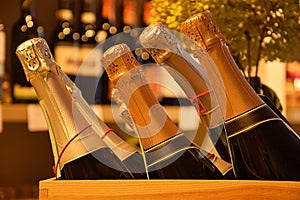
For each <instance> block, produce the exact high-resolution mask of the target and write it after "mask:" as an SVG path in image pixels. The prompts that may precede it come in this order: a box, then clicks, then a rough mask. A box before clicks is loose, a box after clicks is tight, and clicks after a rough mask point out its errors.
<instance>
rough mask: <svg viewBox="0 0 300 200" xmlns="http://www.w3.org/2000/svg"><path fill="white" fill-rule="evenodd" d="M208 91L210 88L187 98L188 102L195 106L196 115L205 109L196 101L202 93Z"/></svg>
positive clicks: (204, 93) (207, 92) (205, 93)
mask: <svg viewBox="0 0 300 200" xmlns="http://www.w3.org/2000/svg"><path fill="white" fill-rule="evenodd" d="M210 92H211V90H207V91H205V92H202V93H200V94H197V95H196V96H194V97H192V98H189V100H190V102H191V103H192V104H193V105H194V106H195V107H196V108H197V112H198V115H201V114H203V113H204V112H205V109H204V108H203V106H202V105H201V104H200V103H198V98H200V97H202V96H204V95H207V94H209V93H210Z"/></svg>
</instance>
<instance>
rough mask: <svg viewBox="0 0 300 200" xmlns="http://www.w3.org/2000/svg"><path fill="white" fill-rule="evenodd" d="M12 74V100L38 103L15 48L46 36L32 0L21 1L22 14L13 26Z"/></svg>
mask: <svg viewBox="0 0 300 200" xmlns="http://www.w3.org/2000/svg"><path fill="white" fill-rule="evenodd" d="M11 35H13V37H12V41H11V47H12V48H11V49H12V52H11V68H10V71H9V74H10V75H11V77H10V80H11V87H12V90H11V92H12V95H11V96H12V100H13V102H14V103H33V102H34V103H36V102H37V96H36V94H35V92H34V89H33V88H32V87H31V84H30V83H29V82H27V81H26V77H25V74H24V71H23V70H22V65H21V63H20V61H19V60H18V58H17V57H16V55H15V50H16V48H17V46H18V45H19V44H21V43H22V42H24V41H25V40H27V39H30V38H34V37H44V28H43V26H40V25H39V23H38V22H37V20H36V18H35V17H34V9H33V2H32V0H22V1H21V16H20V18H19V19H18V20H17V21H16V22H15V23H14V25H13V26H12V31H11Z"/></svg>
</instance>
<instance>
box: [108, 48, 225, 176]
mask: <svg viewBox="0 0 300 200" xmlns="http://www.w3.org/2000/svg"><path fill="white" fill-rule="evenodd" d="M102 64H103V66H104V67H105V68H106V71H107V73H108V77H109V78H110V80H111V81H112V82H113V83H114V85H115V89H116V90H117V91H118V94H119V97H120V98H121V99H122V102H124V104H125V105H126V106H127V108H128V110H129V113H130V114H131V117H132V120H133V122H134V124H135V127H136V132H137V134H138V135H139V139H140V145H141V148H142V152H143V153H145V158H146V165H147V169H148V171H149V176H150V178H151V175H152V173H154V176H156V175H157V174H158V176H159V177H160V178H183V179H201V178H214V179H215V178H223V176H222V174H221V173H220V172H219V171H218V169H217V168H216V167H215V166H214V165H213V164H212V163H211V162H210V161H209V160H208V159H207V158H206V157H205V156H204V154H203V153H202V152H201V150H200V149H198V148H197V147H196V146H194V145H192V144H191V142H190V141H189V140H188V139H187V138H186V137H185V135H184V134H183V133H182V132H181V131H180V130H179V129H178V128H177V126H176V125H175V124H174V123H173V122H172V120H171V119H170V118H169V116H168V115H167V113H165V111H164V109H163V107H162V106H161V105H160V104H159V102H158V101H157V99H156V98H155V96H154V94H153V93H152V90H151V89H150V86H149V85H148V84H147V82H146V80H145V78H144V76H143V69H142V68H141V66H140V64H139V63H138V61H137V60H136V59H135V57H134V55H133V53H132V52H131V50H130V48H129V47H128V46H127V45H126V44H124V43H123V44H119V45H115V46H112V47H111V48H110V49H108V50H107V51H106V52H105V53H104V54H103V57H102Z"/></svg>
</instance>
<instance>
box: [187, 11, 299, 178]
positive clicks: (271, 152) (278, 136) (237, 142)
mask: <svg viewBox="0 0 300 200" xmlns="http://www.w3.org/2000/svg"><path fill="white" fill-rule="evenodd" d="M182 31H183V32H184V33H185V34H186V35H187V36H189V37H191V38H192V39H193V40H194V41H196V43H198V44H199V45H201V46H202V47H203V48H204V49H205V50H207V51H208V53H209V55H210V56H211V58H212V59H213V61H214V62H215V64H216V66H217V67H218V69H219V71H220V74H221V76H222V78H223V81H224V86H225V91H226V101H227V109H226V110H227V112H226V117H225V120H226V121H225V126H226V132H227V136H228V143H229V147H230V151H231V154H232V159H233V166H234V171H235V174H236V176H237V178H241V179H274V180H300V172H299V168H300V157H299V155H300V138H299V136H298V135H297V134H296V133H295V132H294V131H293V130H292V129H291V127H289V126H288V125H287V124H286V123H285V122H284V121H283V120H282V119H281V118H280V117H279V116H278V115H277V114H276V113H275V112H274V111H273V110H272V109H271V108H270V107H269V106H268V105H266V104H265V103H264V102H263V101H262V99H261V98H260V97H259V96H258V95H257V94H256V93H255V91H254V90H253V88H252V87H251V86H250V85H249V83H248V82H247V81H246V79H245V78H244V77H243V76H242V74H241V73H240V71H239V69H238V67H237V65H236V63H235V62H234V60H233V58H232V56H231V54H230V51H229V48H228V46H227V44H226V40H225V37H224V36H223V35H222V33H221V32H220V30H219V29H218V27H217V25H216V24H215V23H214V21H213V19H212V17H211V16H210V13H209V12H208V11H206V12H203V13H199V14H196V15H194V16H191V17H190V18H189V19H187V20H186V21H185V22H184V23H183V24H182Z"/></svg>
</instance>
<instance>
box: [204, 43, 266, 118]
mask: <svg viewBox="0 0 300 200" xmlns="http://www.w3.org/2000/svg"><path fill="white" fill-rule="evenodd" d="M207 50H208V53H209V54H210V56H211V57H212V59H213V60H214V62H215V64H216V66H217V67H218V69H219V71H220V74H221V77H222V79H223V83H224V87H225V90H226V98H227V99H226V101H227V112H226V118H225V119H226V120H227V119H230V118H233V117H235V116H238V115H240V114H242V113H244V112H246V111H248V110H251V109H253V108H255V107H257V106H259V105H261V104H263V101H262V100H261V99H260V98H259V96H258V95H257V94H256V93H255V91H254V90H253V88H252V87H251V86H250V85H249V83H248V82H247V80H246V79H245V78H244V77H243V75H242V74H241V72H240V70H239V68H238V66H237V65H236V63H235V61H234V60H233V58H232V56H231V54H230V51H229V49H228V47H227V45H226V44H225V42H223V41H221V40H214V42H212V43H210V44H209V45H208V46H207Z"/></svg>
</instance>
